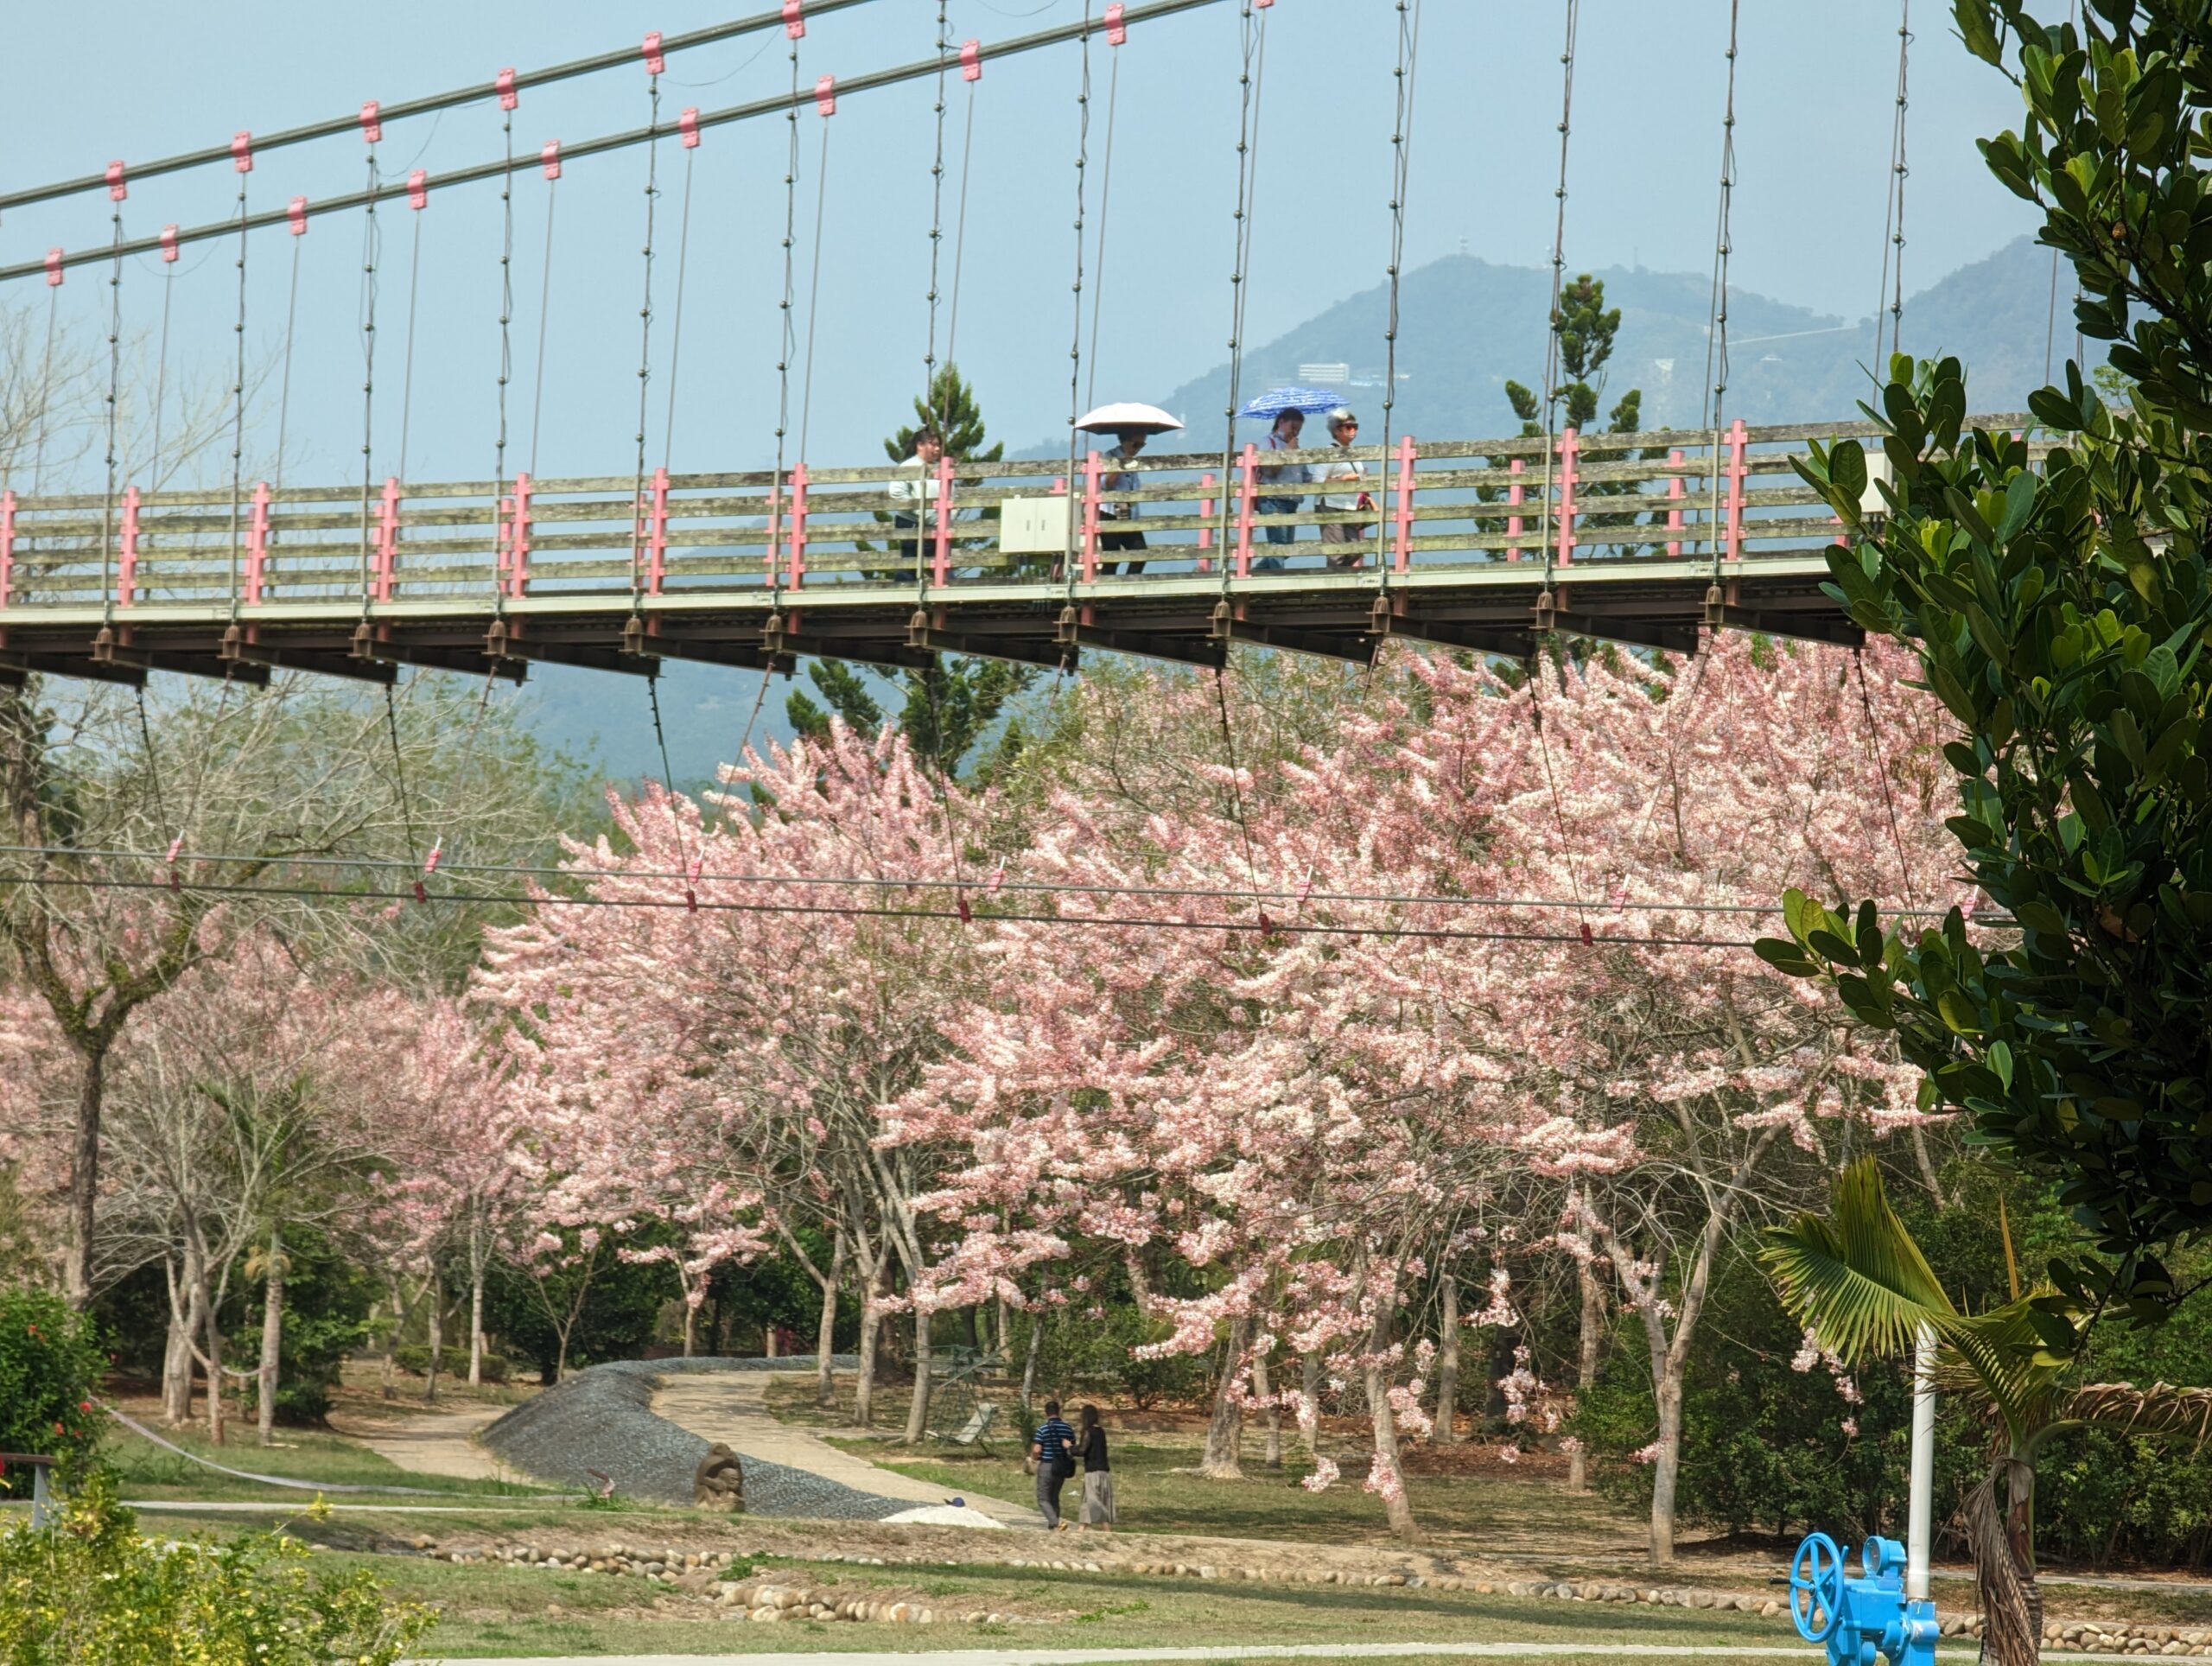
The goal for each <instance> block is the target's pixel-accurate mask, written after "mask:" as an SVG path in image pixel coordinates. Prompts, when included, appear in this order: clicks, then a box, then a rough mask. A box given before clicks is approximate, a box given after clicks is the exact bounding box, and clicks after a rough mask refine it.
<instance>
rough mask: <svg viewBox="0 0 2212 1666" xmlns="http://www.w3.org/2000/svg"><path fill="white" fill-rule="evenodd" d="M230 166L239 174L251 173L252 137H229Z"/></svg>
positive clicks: (240, 134) (238, 135)
mask: <svg viewBox="0 0 2212 1666" xmlns="http://www.w3.org/2000/svg"><path fill="white" fill-rule="evenodd" d="M231 166H232V168H233V169H236V170H237V171H238V172H239V173H241V174H251V172H253V135H252V134H251V133H233V134H232V135H231Z"/></svg>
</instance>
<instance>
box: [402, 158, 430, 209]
mask: <svg viewBox="0 0 2212 1666" xmlns="http://www.w3.org/2000/svg"><path fill="white" fill-rule="evenodd" d="M407 206H408V207H410V208H427V207H429V206H430V175H429V169H422V168H418V169H416V170H415V171H414V172H413V173H411V174H410V175H408V176H407Z"/></svg>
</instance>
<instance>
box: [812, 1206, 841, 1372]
mask: <svg viewBox="0 0 2212 1666" xmlns="http://www.w3.org/2000/svg"><path fill="white" fill-rule="evenodd" d="M844 1279H845V1235H844V1233H843V1232H842V1231H840V1232H839V1233H838V1234H837V1236H836V1237H835V1238H834V1239H832V1240H831V1241H830V1244H829V1275H828V1276H827V1277H825V1278H824V1279H823V1281H822V1321H821V1323H820V1324H819V1325H817V1326H816V1327H815V1332H814V1403H815V1404H816V1405H817V1406H834V1405H836V1403H837V1375H836V1371H835V1370H833V1369H832V1368H831V1366H830V1364H829V1356H830V1354H831V1353H832V1352H833V1351H835V1349H836V1346H837V1288H838V1286H839V1285H841V1284H842V1283H843V1282H844Z"/></svg>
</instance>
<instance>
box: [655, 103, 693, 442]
mask: <svg viewBox="0 0 2212 1666" xmlns="http://www.w3.org/2000/svg"><path fill="white" fill-rule="evenodd" d="M698 160H699V152H698V149H697V147H696V146H694V147H692V148H690V149H686V150H685V151H684V153H683V208H682V210H681V212H680V213H678V215H677V231H676V306H675V309H674V311H673V314H672V315H671V317H670V320H669V326H668V409H667V410H665V411H664V412H663V413H662V415H661V453H660V461H661V467H663V468H666V467H668V466H669V465H670V464H671V463H672V462H674V461H676V372H677V368H678V366H681V365H682V363H683V287H684V280H685V278H686V277H688V276H689V275H690V270H691V176H692V173H693V171H694V165H695V164H696V162H698Z"/></svg>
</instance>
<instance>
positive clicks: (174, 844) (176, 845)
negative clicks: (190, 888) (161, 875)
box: [162, 833, 184, 891]
mask: <svg viewBox="0 0 2212 1666" xmlns="http://www.w3.org/2000/svg"><path fill="white" fill-rule="evenodd" d="M181 849H184V835H183V834H181V833H180V834H178V835H177V836H176V837H175V838H173V839H171V840H170V841H169V853H168V855H166V856H164V857H162V861H163V862H166V863H168V870H169V889H170V890H172V891H181V890H183V889H184V887H183V885H182V883H181V881H179V880H178V879H177V876H176V855H177V852H178V851H180V850H181Z"/></svg>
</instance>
